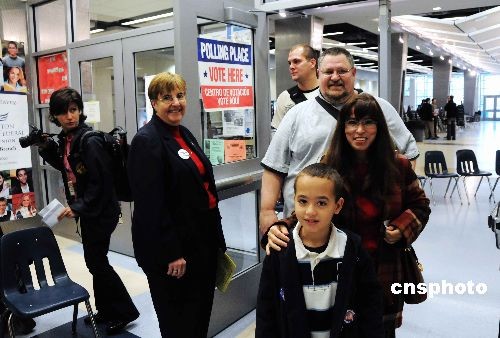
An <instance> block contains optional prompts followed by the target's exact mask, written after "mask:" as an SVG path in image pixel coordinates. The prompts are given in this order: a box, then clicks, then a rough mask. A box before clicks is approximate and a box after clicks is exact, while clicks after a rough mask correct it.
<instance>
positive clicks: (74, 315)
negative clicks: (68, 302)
mask: <svg viewBox="0 0 500 338" xmlns="http://www.w3.org/2000/svg"><path fill="white" fill-rule="evenodd" d="M77 315H78V304H75V305H73V322H72V323H71V332H72V333H73V334H75V333H76V317H77Z"/></svg>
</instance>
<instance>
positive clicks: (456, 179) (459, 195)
mask: <svg viewBox="0 0 500 338" xmlns="http://www.w3.org/2000/svg"><path fill="white" fill-rule="evenodd" d="M458 180H459V178H458V177H455V187H454V188H453V190H455V188H457V193H458V198H460V204H464V202H462V194H461V193H460V189H458ZM450 197H451V195H450Z"/></svg>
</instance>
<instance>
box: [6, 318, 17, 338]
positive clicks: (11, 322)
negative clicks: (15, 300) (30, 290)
mask: <svg viewBox="0 0 500 338" xmlns="http://www.w3.org/2000/svg"><path fill="white" fill-rule="evenodd" d="M13 318H14V314H13V313H12V312H11V313H10V315H9V320H8V321H7V326H8V327H9V336H10V338H14V337H15V336H16V335H15V333H14V319H13Z"/></svg>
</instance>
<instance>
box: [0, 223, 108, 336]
mask: <svg viewBox="0 0 500 338" xmlns="http://www.w3.org/2000/svg"><path fill="white" fill-rule="evenodd" d="M44 259H47V260H48V267H47V270H49V267H50V271H46V269H45V267H44V264H43V260H44ZM0 264H1V265H0V266H1V273H0V274H1V279H0V280H1V283H2V284H1V288H2V298H3V301H4V303H5V306H6V307H7V309H8V310H9V311H10V312H11V314H10V316H9V321H8V325H9V333H10V336H11V337H14V328H13V325H12V314H15V315H17V316H20V317H29V318H34V317H38V316H41V315H44V314H46V313H49V312H52V311H55V310H59V309H62V308H65V307H67V306H71V305H73V324H72V333H73V335H74V334H76V321H77V314H78V304H79V303H81V302H85V305H86V307H87V312H88V314H89V316H90V318H91V322H92V329H93V330H94V335H95V337H96V338H97V337H100V335H99V331H98V330H97V327H96V324H95V320H94V314H93V312H92V307H91V306H90V302H89V297H90V296H89V293H88V292H87V290H85V288H83V287H82V286H80V285H79V284H77V283H75V282H73V281H72V280H71V279H70V278H69V276H68V273H67V272H66V267H65V266H64V262H63V260H62V257H61V252H60V251H59V246H58V245H57V242H56V239H55V237H54V234H53V233H52V230H51V229H50V228H47V227H36V228H29V229H25V230H19V231H15V232H12V233H8V234H6V235H4V236H3V237H2V239H1V244H0ZM31 264H33V265H34V268H35V272H36V279H33V278H32V275H31V271H30V265H31ZM50 276H52V281H53V285H49V282H50V278H49V277H50ZM51 284H52V283H51Z"/></svg>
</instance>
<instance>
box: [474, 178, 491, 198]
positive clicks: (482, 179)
mask: <svg viewBox="0 0 500 338" xmlns="http://www.w3.org/2000/svg"><path fill="white" fill-rule="evenodd" d="M483 177H484V176H481V179H480V180H479V184H478V185H477V188H476V192H475V193H474V198H475V197H476V195H477V191H478V190H479V186H480V185H481V182H482V181H483ZM486 178H487V177H486ZM489 180H490V179H489V178H488V181H489ZM490 189H491V187H490Z"/></svg>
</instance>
